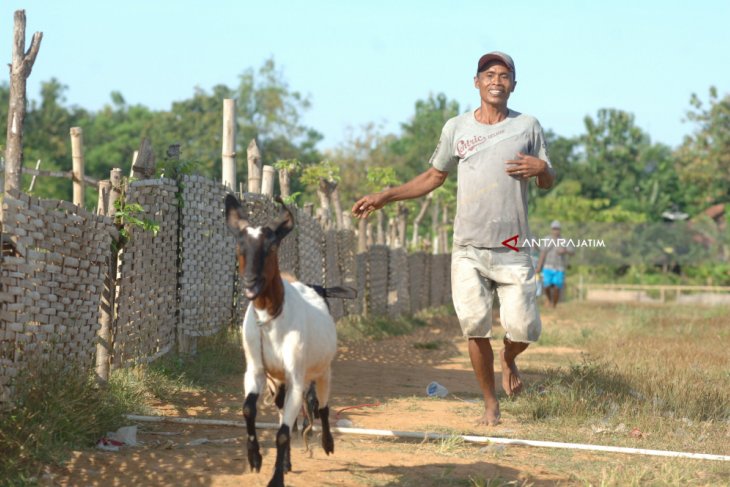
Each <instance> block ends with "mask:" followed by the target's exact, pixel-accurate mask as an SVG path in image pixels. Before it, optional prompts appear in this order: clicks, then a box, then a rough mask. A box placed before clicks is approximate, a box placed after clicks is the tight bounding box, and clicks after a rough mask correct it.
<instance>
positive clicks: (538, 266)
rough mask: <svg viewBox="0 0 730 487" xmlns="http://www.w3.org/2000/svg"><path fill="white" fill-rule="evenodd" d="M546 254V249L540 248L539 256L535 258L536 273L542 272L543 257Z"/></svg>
mask: <svg viewBox="0 0 730 487" xmlns="http://www.w3.org/2000/svg"><path fill="white" fill-rule="evenodd" d="M546 256H547V250H540V258H539V259H537V269H535V272H537V273H538V274H539V273H540V272H542V266H543V265H545V257H546Z"/></svg>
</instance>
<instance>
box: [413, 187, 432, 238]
mask: <svg viewBox="0 0 730 487" xmlns="http://www.w3.org/2000/svg"><path fill="white" fill-rule="evenodd" d="M432 199H433V193H428V195H427V196H426V197H425V198H424V199H423V201H422V202H421V209H420V210H418V215H416V218H415V219H414V220H413V237H412V238H411V247H412V248H413V250H418V245H419V239H420V236H419V235H418V232H419V230H420V226H421V221H423V218H424V217H425V216H426V211H427V210H428V206H429V205H430V204H431V200H432Z"/></svg>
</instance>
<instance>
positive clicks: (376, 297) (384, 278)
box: [366, 245, 389, 316]
mask: <svg viewBox="0 0 730 487" xmlns="http://www.w3.org/2000/svg"><path fill="white" fill-rule="evenodd" d="M388 254H389V249H388V247H386V246H385V245H373V246H372V247H370V250H369V251H368V264H367V265H368V279H367V291H366V292H367V300H368V312H369V313H370V314H371V315H374V316H383V315H385V314H387V312H388Z"/></svg>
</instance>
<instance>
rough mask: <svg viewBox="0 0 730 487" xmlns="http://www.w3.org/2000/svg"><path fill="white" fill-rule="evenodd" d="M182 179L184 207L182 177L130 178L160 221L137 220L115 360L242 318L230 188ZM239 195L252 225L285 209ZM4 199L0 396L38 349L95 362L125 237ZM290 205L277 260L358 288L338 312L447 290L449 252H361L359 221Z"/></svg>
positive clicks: (430, 298)
mask: <svg viewBox="0 0 730 487" xmlns="http://www.w3.org/2000/svg"><path fill="white" fill-rule="evenodd" d="M181 183H182V184H181V186H180V195H179V196H180V198H179V199H180V200H181V201H182V206H181V208H179V209H178V195H177V191H178V188H177V183H176V182H175V181H171V180H164V179H162V180H150V181H137V182H133V183H131V184H130V186H129V188H128V191H127V201H128V202H129V203H133V202H138V203H140V204H141V205H142V207H143V208H145V211H146V214H145V217H146V218H149V219H150V220H153V221H155V222H156V223H157V224H159V227H160V229H159V234H158V235H157V236H156V237H155V236H153V234H152V233H151V232H149V231H141V230H140V229H136V228H131V229H129V231H130V233H131V235H132V239H131V240H130V241H129V242H128V243H127V245H126V246H125V249H124V251H123V253H122V257H121V266H120V271H119V281H118V295H117V302H116V304H117V319H116V321H115V323H114V330H115V361H116V363H117V364H124V363H133V362H140V361H150V360H153V359H154V358H156V357H157V356H159V355H161V354H164V353H165V352H166V351H168V350H170V349H171V348H172V346H173V343H174V340H175V334H176V333H177V334H182V335H185V336H204V335H210V334H213V333H215V332H216V331H218V330H219V329H220V328H221V327H223V326H225V325H227V324H228V323H230V321H231V319H232V318H234V313H235V320H236V321H240V319H241V317H242V312H243V307H244V306H245V305H246V304H247V303H246V300H245V299H242V297H241V296H240V295H238V294H237V292H238V291H237V288H236V276H237V273H236V259H235V241H234V239H233V236H232V234H231V233H230V232H229V230H228V227H227V225H226V223H225V218H224V210H223V206H224V198H225V195H226V189H225V188H224V187H223V186H222V185H221V184H219V183H218V182H214V181H211V180H209V179H206V178H203V177H200V176H183V179H182V181H181ZM242 204H243V206H244V208H245V209H246V211H247V212H248V215H249V221H250V223H251V224H252V225H256V226H259V225H262V224H268V223H270V222H271V221H273V220H274V219H275V218H276V217H278V215H279V214H280V207H279V206H278V205H277V204H275V203H274V202H273V201H271V199H269V198H267V197H264V196H261V195H251V194H246V195H244V198H243V201H242ZM3 209H4V235H5V238H6V240H9V241H11V242H12V247H13V248H12V249H9V250H7V251H6V252H4V254H5V255H4V256H3V261H2V269H1V272H0V402H3V401H6V400H7V399H8V397H9V388H8V384H9V382H10V380H11V379H12V377H14V376H16V375H17V373H18V371H20V370H22V368H23V366H24V364H25V363H26V362H25V361H24V360H25V357H28V356H30V353H31V352H33V351H40V352H44V353H49V352H51V351H52V352H55V353H58V354H62V355H63V356H64V357H67V358H68V359H69V360H73V361H76V362H80V363H81V364H86V365H88V366H91V364H93V358H94V354H95V351H96V339H95V337H96V332H97V328H98V307H99V301H100V296H101V292H102V288H103V279H104V270H105V263H104V261H105V259H106V258H107V257H108V256H109V255H110V245H111V242H112V239H113V238H117V237H118V233H117V230H116V228H115V227H114V225H113V223H112V221H111V219H110V218H105V217H98V216H95V215H92V214H90V213H88V212H86V211H84V210H83V209H79V208H77V207H76V206H74V205H72V204H70V203H66V202H56V201H42V200H38V199H35V198H31V197H29V196H26V195H22V194H20V193H17V194H10V195H6V197H5V200H4V202H3ZM293 211H294V213H295V229H294V231H292V232H291V233H290V234H289V235H288V236H287V237H286V238H285V239H284V241H283V242H282V245H281V247H280V249H279V259H280V268H281V270H282V271H287V272H291V273H293V274H294V275H296V276H297V277H298V278H299V280H300V281H302V282H305V283H309V284H320V285H321V284H325V285H327V286H337V285H349V286H352V287H355V288H357V290H358V298H357V299H355V300H346V301H344V302H343V301H342V300H332V302H331V303H330V305H331V307H332V311H333V314H334V315H335V316H336V317H338V318H339V317H340V316H342V315H347V314H361V313H367V314H370V315H375V316H384V315H388V314H390V315H391V316H395V315H398V314H401V313H408V312H416V311H418V310H420V309H423V308H426V307H428V306H438V305H441V304H445V303H447V302H449V301H450V297H451V286H450V278H449V276H450V272H449V265H450V256H448V255H443V256H433V255H427V254H423V253H417V254H412V255H407V254H406V253H405V252H404V251H403V250H402V249H400V250H392V249H389V248H388V247H385V246H373V247H372V248H371V249H370V250H369V251H368V252H366V253H363V254H358V255H356V254H355V249H356V237H355V235H354V232H352V231H349V230H342V231H338V232H335V231H330V232H327V233H325V232H323V231H322V229H321V227H320V225H319V223H318V222H317V221H316V220H314V219H313V218H312V217H310V216H308V215H307V214H305V213H304V212H303V211H301V210H297V209H294V210H293ZM179 225H181V226H180V228H178V226H179ZM13 249H14V250H13ZM178 252H179V253H178ZM178 266H179V267H178ZM176 327H177V328H176Z"/></svg>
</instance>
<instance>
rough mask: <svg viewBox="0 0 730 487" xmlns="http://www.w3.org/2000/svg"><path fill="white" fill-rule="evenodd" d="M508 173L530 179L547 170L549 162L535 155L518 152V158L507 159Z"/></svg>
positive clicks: (519, 177)
mask: <svg viewBox="0 0 730 487" xmlns="http://www.w3.org/2000/svg"><path fill="white" fill-rule="evenodd" d="M505 164H506V165H507V174H509V175H510V176H513V177H516V178H518V179H529V178H531V177H535V176H538V175H540V174H542V173H544V172H545V171H546V170H547V167H548V165H547V162H545V161H543V160H542V159H538V158H537V157H535V156H530V155H527V154H523V153H522V152H518V153H517V158H516V159H510V160H508V161H505Z"/></svg>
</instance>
